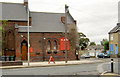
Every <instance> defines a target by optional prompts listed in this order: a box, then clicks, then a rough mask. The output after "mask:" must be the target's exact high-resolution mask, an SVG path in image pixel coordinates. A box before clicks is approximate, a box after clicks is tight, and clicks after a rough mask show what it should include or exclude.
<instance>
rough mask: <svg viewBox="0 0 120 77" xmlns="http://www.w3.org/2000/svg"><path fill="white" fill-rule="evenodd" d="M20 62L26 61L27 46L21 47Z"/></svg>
mask: <svg viewBox="0 0 120 77" xmlns="http://www.w3.org/2000/svg"><path fill="white" fill-rule="evenodd" d="M22 60H27V46H26V45H23V46H22Z"/></svg>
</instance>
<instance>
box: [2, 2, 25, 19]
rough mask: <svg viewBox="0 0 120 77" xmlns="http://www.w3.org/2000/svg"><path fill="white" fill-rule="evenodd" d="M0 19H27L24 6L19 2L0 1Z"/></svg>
mask: <svg viewBox="0 0 120 77" xmlns="http://www.w3.org/2000/svg"><path fill="white" fill-rule="evenodd" d="M0 15H2V17H0V20H19V21H21V20H22V21H27V13H26V7H24V4H20V3H4V2H2V3H0Z"/></svg>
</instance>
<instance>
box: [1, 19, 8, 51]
mask: <svg viewBox="0 0 120 77" xmlns="http://www.w3.org/2000/svg"><path fill="white" fill-rule="evenodd" d="M6 25H7V20H0V32H1V34H0V49H4V44H5V26H6ZM1 52H2V51H1Z"/></svg>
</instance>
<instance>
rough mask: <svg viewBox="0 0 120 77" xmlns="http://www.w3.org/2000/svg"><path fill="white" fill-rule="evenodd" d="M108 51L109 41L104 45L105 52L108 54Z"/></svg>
mask: <svg viewBox="0 0 120 77" xmlns="http://www.w3.org/2000/svg"><path fill="white" fill-rule="evenodd" d="M106 50H109V41H106V42H105V43H104V51H105V52H106Z"/></svg>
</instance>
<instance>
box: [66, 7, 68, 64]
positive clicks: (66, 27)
mask: <svg viewBox="0 0 120 77" xmlns="http://www.w3.org/2000/svg"><path fill="white" fill-rule="evenodd" d="M67 12H68V6H67V5H65V63H67Z"/></svg>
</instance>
